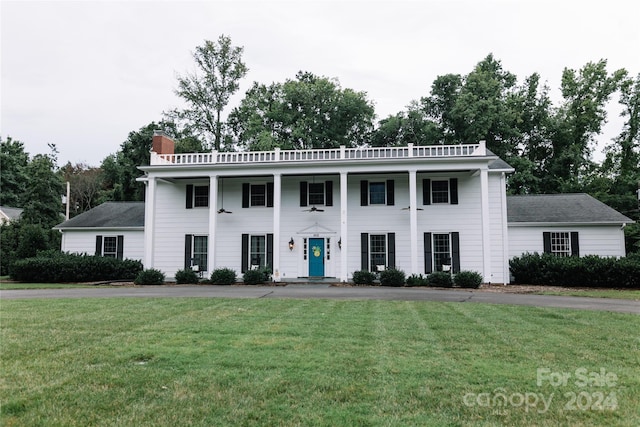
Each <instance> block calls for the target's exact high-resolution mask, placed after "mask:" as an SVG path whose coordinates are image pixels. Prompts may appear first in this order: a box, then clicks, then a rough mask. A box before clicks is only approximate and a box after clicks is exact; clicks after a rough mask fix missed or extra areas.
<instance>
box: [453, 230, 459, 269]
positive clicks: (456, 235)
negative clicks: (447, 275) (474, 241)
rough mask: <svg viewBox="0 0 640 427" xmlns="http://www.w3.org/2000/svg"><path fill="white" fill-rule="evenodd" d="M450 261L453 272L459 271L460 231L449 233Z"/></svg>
mask: <svg viewBox="0 0 640 427" xmlns="http://www.w3.org/2000/svg"><path fill="white" fill-rule="evenodd" d="M451 258H452V259H451V263H452V268H453V272H454V273H459V272H460V233H458V232H454V233H451Z"/></svg>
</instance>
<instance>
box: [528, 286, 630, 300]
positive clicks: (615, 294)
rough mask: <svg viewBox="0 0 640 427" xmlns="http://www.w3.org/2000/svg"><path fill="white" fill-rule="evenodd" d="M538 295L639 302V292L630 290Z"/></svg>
mask: <svg viewBox="0 0 640 427" xmlns="http://www.w3.org/2000/svg"><path fill="white" fill-rule="evenodd" d="M539 294H540V295H560V296H565V297H569V296H571V297H591V298H617V299H629V300H632V301H640V290H630V289H590V290H582V289H581V290H569V291H543V292H539Z"/></svg>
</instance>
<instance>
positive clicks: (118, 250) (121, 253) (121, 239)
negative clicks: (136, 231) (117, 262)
mask: <svg viewBox="0 0 640 427" xmlns="http://www.w3.org/2000/svg"><path fill="white" fill-rule="evenodd" d="M117 242H118V243H117V246H116V258H118V259H122V257H123V256H124V236H123V235H119V236H118V239H117Z"/></svg>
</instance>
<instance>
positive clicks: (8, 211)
mask: <svg viewBox="0 0 640 427" xmlns="http://www.w3.org/2000/svg"><path fill="white" fill-rule="evenodd" d="M0 211H2V213H3V214H5V215H6V216H7V218H9V220H14V219H18V218H20V215H22V209H20V208H10V207H8V206H0Z"/></svg>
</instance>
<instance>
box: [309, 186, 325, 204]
mask: <svg viewBox="0 0 640 427" xmlns="http://www.w3.org/2000/svg"><path fill="white" fill-rule="evenodd" d="M309 204H310V205H324V183H321V184H309Z"/></svg>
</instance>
